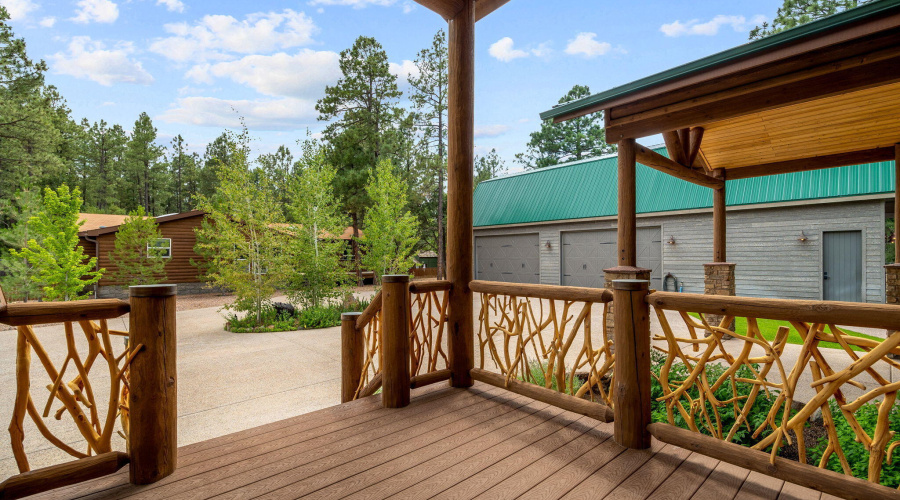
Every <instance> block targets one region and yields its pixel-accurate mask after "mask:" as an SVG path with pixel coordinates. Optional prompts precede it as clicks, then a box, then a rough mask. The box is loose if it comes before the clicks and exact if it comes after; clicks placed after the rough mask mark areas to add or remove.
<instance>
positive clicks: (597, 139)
mask: <svg viewBox="0 0 900 500" xmlns="http://www.w3.org/2000/svg"><path fill="white" fill-rule="evenodd" d="M589 95H591V90H590V88H588V87H587V86H584V85H575V86H574V87H572V90H570V91H569V92H567V93H566V95H564V96H562V98H560V100H559V103H560V104H564V103H567V102H570V101H574V100H576V99H581V98H582V97H587V96H589ZM615 151H616V146H615V145H612V144H607V143H606V132H605V130H604V128H603V113H594V114H592V115H588V116H582V117H580V118H574V119H572V120H568V121H565V122H562V123H553V122H552V121H545V122H544V123H542V124H541V129H540V130H538V131H537V132H532V133H531V140H530V141H528V150H527V151H526V152H525V153H519V154H517V155H516V161H518V162H519V163H521V164H522V165H524V166H525V169H526V170H534V169H538V168H544V167H549V166H552V165H557V164H559V163H565V162H567V161H575V160H582V159H584V158H592V157H595V156H600V155H604V154H608V153H613V152H615Z"/></svg>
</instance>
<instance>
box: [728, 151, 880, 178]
mask: <svg viewBox="0 0 900 500" xmlns="http://www.w3.org/2000/svg"><path fill="white" fill-rule="evenodd" d="M894 159H895V148H894V147H885V148H875V149H864V150H862V151H852V152H849V153H838V154H833V155H825V156H810V157H809V158H799V159H796V160H787V161H778V162H773V163H763V164H760V165H752V166H749V167H740V168H733V169H729V170H728V178H729V179H731V180H735V179H748V178H750V177H759V176H762V175H775V174H787V173H790V172H804V171H807V170H819V169H823V168H834V167H846V166H848V165H861V164H864V163H876V162H879V161H892V160H894Z"/></svg>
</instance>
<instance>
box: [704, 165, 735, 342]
mask: <svg viewBox="0 0 900 500" xmlns="http://www.w3.org/2000/svg"><path fill="white" fill-rule="evenodd" d="M713 176H714V177H716V178H718V179H725V170H724V169H721V168H720V169H716V170H715V171H714V172H713ZM726 228H727V224H726V222H725V187H724V186H722V188H720V189H714V190H713V261H712V262H711V263H709V264H704V265H703V277H704V290H703V292H704V293H705V294H706V295H728V296H734V264H732V263H730V262H728V260H727V259H726V257H725V242H726V233H727V229H726ZM706 321H707V322H709V324H710V325H711V326H719V323H721V321H722V316H721V315H717V314H707V315H706ZM726 328H728V329H729V330H734V323H731V324H730V325H727V326H726ZM707 335H709V332H707ZM729 338H730V337H729Z"/></svg>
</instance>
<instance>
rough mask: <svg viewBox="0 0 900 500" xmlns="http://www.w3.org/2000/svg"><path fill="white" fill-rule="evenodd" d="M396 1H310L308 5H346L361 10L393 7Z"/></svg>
mask: <svg viewBox="0 0 900 500" xmlns="http://www.w3.org/2000/svg"><path fill="white" fill-rule="evenodd" d="M396 2H397V0H311V1H310V2H309V5H347V6H350V7H353V8H354V9H362V8H363V7H368V6H369V5H380V6H382V7H387V6H389V5H394V3H396Z"/></svg>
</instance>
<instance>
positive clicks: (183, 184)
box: [169, 134, 199, 213]
mask: <svg viewBox="0 0 900 500" xmlns="http://www.w3.org/2000/svg"><path fill="white" fill-rule="evenodd" d="M171 151H172V153H171V154H172V156H171V158H170V159H169V171H170V175H171V177H172V197H171V199H170V203H169V205H170V207H171V209H170V210H171V211H174V212H177V213H181V212H187V211H189V210H191V209H192V208H193V207H194V202H195V200H194V198H195V197H196V195H197V192H198V191H199V179H198V177H197V164H198V163H199V158H198V157H197V154H196V153H194V154H190V153H188V152H187V145H186V144H185V142H184V138H183V137H181V134H179V135H177V136H175V137H174V138H173V139H172V150H171Z"/></svg>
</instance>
